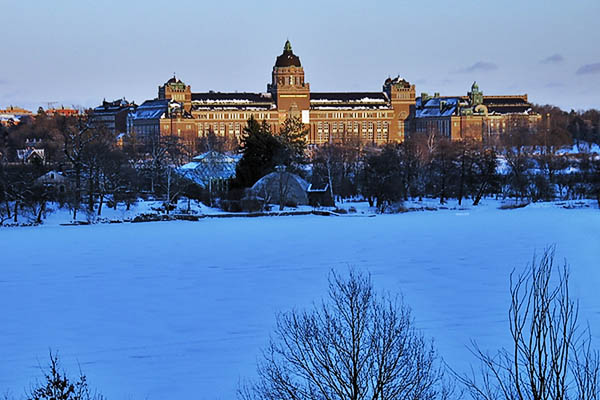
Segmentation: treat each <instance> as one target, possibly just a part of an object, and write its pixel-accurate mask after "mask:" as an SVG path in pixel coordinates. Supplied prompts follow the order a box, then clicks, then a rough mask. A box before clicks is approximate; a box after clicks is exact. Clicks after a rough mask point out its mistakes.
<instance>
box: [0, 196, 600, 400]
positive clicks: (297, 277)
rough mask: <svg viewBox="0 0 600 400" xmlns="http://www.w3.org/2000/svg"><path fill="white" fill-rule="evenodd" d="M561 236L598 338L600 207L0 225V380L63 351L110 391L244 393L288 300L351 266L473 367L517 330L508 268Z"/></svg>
mask: <svg viewBox="0 0 600 400" xmlns="http://www.w3.org/2000/svg"><path fill="white" fill-rule="evenodd" d="M549 244H556V245H557V256H558V259H559V260H562V259H563V258H566V259H567V260H568V262H569V264H570V266H571V271H572V288H573V294H574V295H575V296H577V297H578V298H579V299H580V307H581V309H580V318H581V320H582V321H583V320H585V319H587V320H589V321H590V324H591V327H592V329H593V331H594V333H595V335H594V339H595V341H596V342H595V343H596V347H600V296H598V287H599V286H600V269H599V267H600V262H599V260H600V211H599V210H598V209H597V208H593V209H574V210H566V209H562V208H558V207H556V206H547V207H544V206H542V207H539V206H538V207H527V208H525V209H518V210H510V211H502V210H497V209H495V207H483V208H481V209H476V210H468V211H455V210H454V211H453V210H441V211H436V212H413V213H406V214H401V215H383V216H377V217H374V218H368V217H319V216H302V217H262V218H232V219H205V220H201V221H199V222H157V223H146V224H114V225H112V224H111V225H95V226H80V227H60V226H42V227H37V228H17V229H0V249H1V254H2V258H1V259H0V264H1V268H0V303H1V304H2V314H1V318H0V360H2V362H0V393H4V392H5V391H6V390H10V391H11V392H12V393H13V394H14V395H16V397H20V396H21V394H22V393H23V390H24V389H25V388H27V387H29V385H30V383H32V382H34V381H35V380H36V379H37V378H38V377H40V371H39V368H38V366H39V365H40V364H42V365H45V364H46V363H47V361H48V349H49V348H52V349H53V350H55V351H59V353H60V357H61V360H62V363H63V366H64V367H65V369H67V370H68V371H69V372H70V373H71V374H72V375H74V374H76V373H77V371H78V367H77V364H78V363H79V364H80V365H81V368H82V370H83V371H84V372H85V373H86V374H87V376H88V380H89V382H90V385H91V386H92V387H93V388H97V389H98V390H99V391H101V392H102V393H103V394H105V395H106V396H107V397H108V399H150V400H152V399H164V398H169V399H175V398H200V399H231V398H233V397H234V394H235V389H236V387H237V383H238V380H240V379H243V378H246V377H252V376H253V374H254V370H255V361H256V359H257V357H258V356H259V354H260V348H261V347H262V346H264V345H265V344H266V343H267V340H268V335H269V333H270V331H271V328H272V326H273V323H274V321H275V315H276V313H277V312H278V311H285V310H289V309H290V308H292V307H304V306H307V305H310V304H311V302H312V301H314V300H319V299H320V298H321V297H322V296H323V295H325V289H326V286H327V276H328V273H329V271H330V269H331V268H335V269H339V270H342V271H343V270H344V269H346V268H347V266H348V265H353V266H356V267H358V268H359V269H362V270H365V271H370V272H371V273H372V275H373V282H374V284H375V286H376V288H377V289H379V290H389V291H391V292H393V293H400V292H401V293H403V294H404V297H405V301H406V302H407V303H408V304H409V305H410V306H411V307H412V308H413V313H414V316H415V318H416V321H417V325H418V326H419V327H420V328H422V329H423V331H424V332H425V334H426V335H427V336H430V337H434V338H435V343H436V346H437V348H438V350H439V352H440V354H441V355H442V356H443V357H444V358H445V359H446V361H447V362H448V363H449V364H450V365H452V366H454V367H455V368H456V369H458V370H466V368H468V367H469V363H470V362H471V361H473V358H472V356H471V355H470V353H469V351H468V349H467V348H466V345H468V344H469V342H470V340H471V339H477V340H478V342H479V343H480V345H481V346H482V347H483V348H484V349H485V348H492V349H493V348H497V347H498V345H499V344H505V343H506V338H507V337H506V333H507V327H506V315H507V309H508V276H509V273H510V271H511V270H512V269H513V268H517V269H522V268H523V267H524V266H525V265H526V264H527V263H528V262H529V261H531V258H532V255H533V252H534V250H537V251H538V252H540V251H541V250H542V249H543V248H544V247H545V246H547V245H549ZM584 323H585V322H584Z"/></svg>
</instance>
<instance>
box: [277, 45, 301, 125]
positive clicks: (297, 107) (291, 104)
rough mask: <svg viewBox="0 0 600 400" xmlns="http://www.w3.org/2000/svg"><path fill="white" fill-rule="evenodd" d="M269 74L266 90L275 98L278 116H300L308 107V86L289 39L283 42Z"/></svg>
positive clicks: (283, 117)
mask: <svg viewBox="0 0 600 400" xmlns="http://www.w3.org/2000/svg"><path fill="white" fill-rule="evenodd" d="M271 76H272V80H271V83H270V84H268V85H267V91H268V92H269V93H271V95H272V96H273V99H274V100H275V104H276V105H277V110H278V111H279V114H280V118H282V119H285V117H286V116H288V115H290V116H296V117H300V116H301V115H302V111H308V110H309V109H310V86H309V84H308V83H306V82H304V69H303V68H302V65H301V64H300V58H299V57H298V56H297V55H295V54H294V52H293V51H292V45H291V43H290V41H289V40H287V41H286V42H285V46H284V48H283V53H282V54H281V55H280V56H279V57H277V60H276V61H275V66H274V67H273V73H272V75H271Z"/></svg>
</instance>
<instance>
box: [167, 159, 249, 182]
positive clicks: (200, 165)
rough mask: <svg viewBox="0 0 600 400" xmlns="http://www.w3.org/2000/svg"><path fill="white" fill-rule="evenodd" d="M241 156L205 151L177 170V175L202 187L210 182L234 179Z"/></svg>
mask: <svg viewBox="0 0 600 400" xmlns="http://www.w3.org/2000/svg"><path fill="white" fill-rule="evenodd" d="M240 158H241V156H238V155H233V156H231V155H227V154H223V153H219V152H217V151H207V152H206V153H202V154H200V155H198V156H196V157H194V158H193V161H192V162H190V163H187V164H185V165H183V166H181V167H180V168H179V170H178V171H179V173H180V174H181V175H183V176H184V177H186V178H188V179H190V180H192V181H194V182H195V183H197V184H198V185H200V186H202V187H206V186H208V184H209V182H210V181H211V180H215V179H229V178H233V177H235V168H236V166H237V163H238V162H239V160H240Z"/></svg>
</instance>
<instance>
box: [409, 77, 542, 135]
mask: <svg viewBox="0 0 600 400" xmlns="http://www.w3.org/2000/svg"><path fill="white" fill-rule="evenodd" d="M540 120H541V115H539V114H538V113H536V112H533V111H532V109H531V103H529V102H528V101H527V95H526V94H524V95H510V96H484V94H483V92H482V91H481V90H479V86H478V85H477V83H473V85H472V86H471V91H470V92H468V93H467V95H466V96H454V97H447V96H440V95H439V94H438V93H436V94H435V95H433V96H429V95H427V93H422V94H421V96H420V97H417V99H416V104H415V115H414V117H413V118H412V121H411V123H412V125H411V129H410V130H411V131H412V132H415V133H439V134H441V135H443V136H446V137H448V138H451V139H452V140H460V139H477V140H481V139H483V138H485V137H486V136H493V135H499V134H502V133H504V132H506V131H507V130H510V128H511V124H515V123H525V124H527V125H529V126H531V127H534V126H535V125H536V124H537V123H538V122H539V121H540Z"/></svg>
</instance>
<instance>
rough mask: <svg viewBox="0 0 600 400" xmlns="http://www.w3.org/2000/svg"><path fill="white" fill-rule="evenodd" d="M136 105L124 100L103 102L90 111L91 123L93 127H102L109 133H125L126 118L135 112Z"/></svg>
mask: <svg viewBox="0 0 600 400" xmlns="http://www.w3.org/2000/svg"><path fill="white" fill-rule="evenodd" d="M136 108H137V105H136V104H135V103H130V102H128V101H127V100H125V99H118V100H115V101H106V100H103V101H102V104H101V105H99V106H98V107H96V108H94V109H93V110H92V115H91V121H92V124H94V125H95V126H102V127H104V128H105V129H107V130H108V131H109V132H111V133H113V134H115V135H118V134H121V133H125V132H127V116H128V115H129V114H130V113H133V112H135V110H136Z"/></svg>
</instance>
